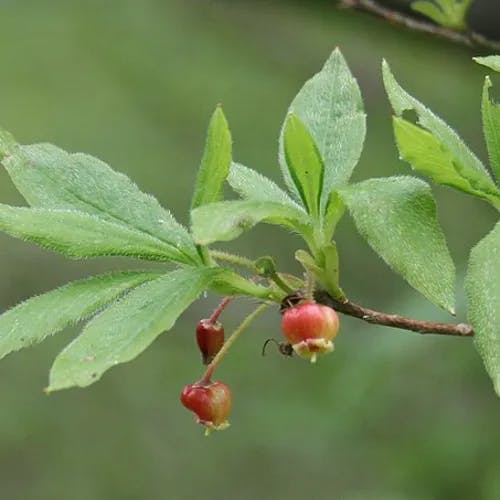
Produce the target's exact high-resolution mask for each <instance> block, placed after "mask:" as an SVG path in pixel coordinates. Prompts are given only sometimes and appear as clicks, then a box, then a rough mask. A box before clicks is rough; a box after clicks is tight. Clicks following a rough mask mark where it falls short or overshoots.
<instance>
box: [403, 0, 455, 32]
mask: <svg viewBox="0 0 500 500" xmlns="http://www.w3.org/2000/svg"><path fill="white" fill-rule="evenodd" d="M410 6H411V9H412V10H414V11H415V12H419V13H420V14H423V15H424V16H427V17H428V18H429V19H432V20H433V21H434V22H435V23H437V24H441V25H443V26H444V25H445V23H446V16H445V14H444V12H443V11H442V10H441V9H440V8H439V7H438V6H437V5H436V4H435V3H433V2H427V1H424V0H422V1H418V2H413V3H412V4H411V5H410Z"/></svg>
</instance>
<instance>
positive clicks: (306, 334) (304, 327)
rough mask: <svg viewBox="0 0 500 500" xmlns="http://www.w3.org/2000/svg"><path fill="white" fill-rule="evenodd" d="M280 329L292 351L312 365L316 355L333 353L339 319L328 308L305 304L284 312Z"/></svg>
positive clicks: (309, 303) (311, 303) (312, 303)
mask: <svg viewBox="0 0 500 500" xmlns="http://www.w3.org/2000/svg"><path fill="white" fill-rule="evenodd" d="M281 328H282V329H283V333H284V334H285V337H286V338H287V339H288V341H289V342H290V343H291V344H292V346H293V350H294V351H295V352H296V353H297V354H299V355H301V356H303V357H305V358H308V359H310V360H311V362H312V363H314V362H315V361H316V358H317V355H318V354H325V353H328V352H332V351H333V343H332V340H333V339H334V338H335V337H336V336H337V333H338V330H339V317H338V316H337V313H336V312H335V311H334V310H333V309H332V308H330V307H327V306H324V305H321V304H316V303H315V302H306V303H303V304H300V305H298V306H294V307H290V308H289V309H286V310H285V312H284V313H283V318H282V320H281Z"/></svg>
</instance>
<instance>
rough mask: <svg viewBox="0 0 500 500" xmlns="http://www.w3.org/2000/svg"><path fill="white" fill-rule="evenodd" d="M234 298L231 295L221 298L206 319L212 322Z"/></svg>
mask: <svg viewBox="0 0 500 500" xmlns="http://www.w3.org/2000/svg"><path fill="white" fill-rule="evenodd" d="M233 299H234V297H233V296H232V295H230V296H228V297H225V298H224V299H222V301H221V303H220V304H219V305H218V306H217V309H216V310H215V311H214V312H213V313H212V316H210V318H209V319H208V321H210V323H212V324H214V323H215V322H216V321H217V320H218V319H219V316H220V315H221V313H222V311H223V310H224V309H225V308H226V307H227V305H228V304H229V303H230V302H231V301H232V300H233Z"/></svg>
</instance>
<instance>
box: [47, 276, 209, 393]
mask: <svg viewBox="0 0 500 500" xmlns="http://www.w3.org/2000/svg"><path fill="white" fill-rule="evenodd" d="M214 272H215V270H214V269H210V268H201V267H200V268H191V269H189V268H186V269H178V270H176V271H172V272H170V273H168V274H165V275H163V276H162V277H160V278H157V279H155V280H152V281H149V282H148V283H145V284H143V285H141V286H139V287H137V288H135V289H134V290H132V291H131V292H130V293H129V294H128V295H126V296H125V297H124V298H122V299H120V300H119V301H118V302H117V303H116V304H114V305H112V306H111V307H109V308H108V309H106V310H105V311H104V312H103V313H101V314H99V315H98V316H96V317H95V318H94V319H92V320H91V321H90V322H89V323H88V324H87V326H86V327H85V328H84V329H83V331H82V333H81V334H80V335H79V336H78V337H77V338H76V339H75V340H74V341H73V342H71V343H70V344H69V345H68V346H67V347H66V348H65V349H64V350H63V351H62V352H61V353H60V354H59V355H58V356H57V358H56V359H55V361H54V364H53V365H52V368H51V371H50V381H49V387H48V389H47V391H48V392H51V391H55V390H59V389H65V388H68V387H73V386H78V387H85V386H88V385H90V384H92V383H94V382H96V381H97V380H99V378H100V377H101V376H102V375H103V373H104V372H105V371H106V370H108V369H109V368H111V367H113V366H115V365H117V364H119V363H125V362H126V361H130V360H132V359H134V358H135V357H136V356H138V355H139V354H140V353H141V352H142V351H144V349H146V348H147V347H148V346H149V345H150V344H151V343H152V342H153V340H155V339H156V337H158V335H160V334H161V333H162V332H164V331H166V330H169V329H170V328H172V326H173V325H174V323H175V321H176V320H177V318H178V317H179V316H180V315H181V314H182V312H183V311H184V310H185V309H187V307H189V305H190V304H191V303H192V302H193V301H194V300H196V299H197V298H198V296H199V295H200V293H201V292H203V291H204V290H205V289H206V288H207V287H208V285H209V283H210V280H211V279H212V277H213V275H214Z"/></svg>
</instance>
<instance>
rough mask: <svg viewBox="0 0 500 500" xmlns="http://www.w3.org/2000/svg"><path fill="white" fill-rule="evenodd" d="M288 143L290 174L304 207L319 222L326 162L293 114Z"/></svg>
mask: <svg viewBox="0 0 500 500" xmlns="http://www.w3.org/2000/svg"><path fill="white" fill-rule="evenodd" d="M284 142H285V158H286V163H287V165H288V171H289V172H290V175H291V177H292V180H293V182H294V184H295V187H296V188H297V191H298V192H299V195H300V198H301V200H302V203H303V204H304V206H305V207H306V209H307V211H308V212H309V213H310V214H311V216H312V217H314V218H316V219H317V218H318V217H319V213H320V212H319V211H320V196H321V190H322V187H323V175H324V167H323V161H322V160H321V155H320V153H319V151H318V148H317V147H316V144H315V143H314V139H313V138H312V137H311V134H310V133H309V131H308V130H307V128H306V127H305V126H304V124H303V123H302V122H301V121H300V118H299V117H298V116H297V115H295V114H293V113H290V114H289V115H288V118H287V120H286V123H285V131H284Z"/></svg>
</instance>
